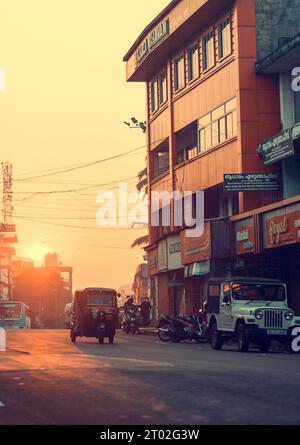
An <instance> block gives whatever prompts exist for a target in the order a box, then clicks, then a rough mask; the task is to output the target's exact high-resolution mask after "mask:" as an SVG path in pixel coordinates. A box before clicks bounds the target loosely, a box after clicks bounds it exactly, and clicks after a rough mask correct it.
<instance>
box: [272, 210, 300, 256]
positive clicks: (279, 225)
mask: <svg viewBox="0 0 300 445" xmlns="http://www.w3.org/2000/svg"><path fill="white" fill-rule="evenodd" d="M263 224H264V247H265V249H273V248H275V247H282V246H286V245H289V244H295V243H299V242H300V204H295V205H291V206H288V207H284V208H281V209H278V210H275V211H273V212H268V213H265V214H264V215H263Z"/></svg>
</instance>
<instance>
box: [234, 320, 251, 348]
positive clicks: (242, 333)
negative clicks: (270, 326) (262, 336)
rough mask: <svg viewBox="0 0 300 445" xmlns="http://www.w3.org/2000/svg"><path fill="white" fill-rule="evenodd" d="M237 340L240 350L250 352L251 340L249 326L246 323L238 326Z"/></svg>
mask: <svg viewBox="0 0 300 445" xmlns="http://www.w3.org/2000/svg"><path fill="white" fill-rule="evenodd" d="M237 340H238V347H239V351H240V352H248V351H249V346H250V341H249V335H248V332H247V328H246V326H245V325H244V323H240V324H239V325H238V328H237Z"/></svg>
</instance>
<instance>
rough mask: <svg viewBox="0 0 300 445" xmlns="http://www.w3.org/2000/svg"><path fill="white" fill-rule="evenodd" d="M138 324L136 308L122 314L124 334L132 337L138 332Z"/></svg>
mask: <svg viewBox="0 0 300 445" xmlns="http://www.w3.org/2000/svg"><path fill="white" fill-rule="evenodd" d="M138 326H139V323H138V310H137V308H132V309H128V310H127V311H126V313H125V314H124V319H123V331H124V332H125V333H126V334H130V333H132V334H133V335H135V334H136V332H139V327H138Z"/></svg>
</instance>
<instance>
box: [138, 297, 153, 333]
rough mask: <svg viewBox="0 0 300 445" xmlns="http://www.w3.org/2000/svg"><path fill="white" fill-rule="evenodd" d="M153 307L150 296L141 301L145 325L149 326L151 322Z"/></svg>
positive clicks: (142, 317) (143, 323)
mask: <svg viewBox="0 0 300 445" xmlns="http://www.w3.org/2000/svg"><path fill="white" fill-rule="evenodd" d="M151 307H152V306H151V304H150V301H149V298H148V297H146V298H145V299H144V301H142V303H141V319H142V325H143V326H148V325H149V324H150V311H151Z"/></svg>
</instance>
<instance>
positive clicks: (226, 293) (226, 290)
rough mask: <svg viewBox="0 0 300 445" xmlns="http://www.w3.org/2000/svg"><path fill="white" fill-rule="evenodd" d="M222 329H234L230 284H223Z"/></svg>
mask: <svg viewBox="0 0 300 445" xmlns="http://www.w3.org/2000/svg"><path fill="white" fill-rule="evenodd" d="M220 322H221V323H220V327H221V329H225V330H227V329H228V330H231V329H232V324H233V321H232V301H231V295H230V284H229V283H223V285H222V289H221V311H220Z"/></svg>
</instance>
